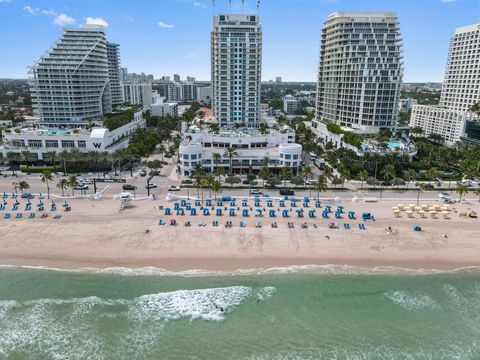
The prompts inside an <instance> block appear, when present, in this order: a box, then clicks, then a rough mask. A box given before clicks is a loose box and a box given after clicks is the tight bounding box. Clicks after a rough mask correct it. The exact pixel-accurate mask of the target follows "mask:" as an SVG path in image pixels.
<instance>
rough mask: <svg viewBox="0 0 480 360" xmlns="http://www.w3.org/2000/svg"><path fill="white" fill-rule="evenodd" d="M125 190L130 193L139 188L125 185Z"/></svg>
mask: <svg viewBox="0 0 480 360" xmlns="http://www.w3.org/2000/svg"><path fill="white" fill-rule="evenodd" d="M122 188H123V190H130V191H135V190H137V187H136V186H135V185H132V184H125V185H123V186H122Z"/></svg>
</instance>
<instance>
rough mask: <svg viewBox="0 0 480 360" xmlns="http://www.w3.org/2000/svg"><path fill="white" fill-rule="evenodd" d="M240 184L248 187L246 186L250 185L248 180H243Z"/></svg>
mask: <svg viewBox="0 0 480 360" xmlns="http://www.w3.org/2000/svg"><path fill="white" fill-rule="evenodd" d="M242 184H245V185H248V184H250V180H248V179H245V180H243V181H242Z"/></svg>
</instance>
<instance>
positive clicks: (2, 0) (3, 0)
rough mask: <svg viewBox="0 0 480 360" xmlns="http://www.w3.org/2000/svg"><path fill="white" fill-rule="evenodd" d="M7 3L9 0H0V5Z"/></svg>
mask: <svg viewBox="0 0 480 360" xmlns="http://www.w3.org/2000/svg"><path fill="white" fill-rule="evenodd" d="M9 1H10V0H0V4H1V3H7V2H9Z"/></svg>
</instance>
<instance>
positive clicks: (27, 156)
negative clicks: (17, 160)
mask: <svg viewBox="0 0 480 360" xmlns="http://www.w3.org/2000/svg"><path fill="white" fill-rule="evenodd" d="M20 156H21V157H22V160H23V161H24V162H25V165H27V172H28V171H29V168H30V161H31V160H32V158H33V154H32V152H31V151H30V150H22V151H21V152H20Z"/></svg>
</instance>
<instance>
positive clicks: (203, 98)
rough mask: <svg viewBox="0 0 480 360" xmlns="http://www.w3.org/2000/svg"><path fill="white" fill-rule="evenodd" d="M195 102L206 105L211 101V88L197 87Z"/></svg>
mask: <svg viewBox="0 0 480 360" xmlns="http://www.w3.org/2000/svg"><path fill="white" fill-rule="evenodd" d="M197 101H198V102H199V103H200V104H204V105H208V104H210V102H211V101H212V87H211V86H198V87H197Z"/></svg>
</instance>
